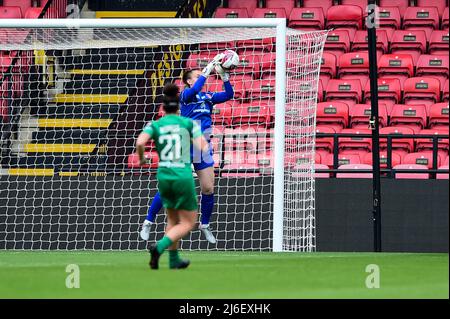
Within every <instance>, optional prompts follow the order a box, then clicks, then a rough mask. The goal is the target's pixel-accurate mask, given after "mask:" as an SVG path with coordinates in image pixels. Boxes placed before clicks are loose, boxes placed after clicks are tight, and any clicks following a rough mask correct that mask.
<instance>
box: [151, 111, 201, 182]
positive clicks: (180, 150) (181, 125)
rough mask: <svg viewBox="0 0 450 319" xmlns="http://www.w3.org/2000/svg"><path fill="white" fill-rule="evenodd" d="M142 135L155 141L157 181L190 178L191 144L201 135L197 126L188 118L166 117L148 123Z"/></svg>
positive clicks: (171, 115)
mask: <svg viewBox="0 0 450 319" xmlns="http://www.w3.org/2000/svg"><path fill="white" fill-rule="evenodd" d="M144 133H147V134H148V135H150V137H151V138H152V139H153V140H154V141H155V144H156V150H157V152H158V155H159V166H158V179H173V178H185V177H187V176H190V177H192V169H191V163H192V160H191V152H190V149H191V143H192V139H193V138H197V137H199V136H201V135H202V133H201V130H200V127H199V126H198V124H196V123H195V122H193V121H192V120H191V119H189V118H185V117H181V116H178V115H173V114H170V115H166V116H164V117H162V118H161V119H159V120H158V121H154V122H151V123H149V124H148V125H147V126H146V127H145V128H144Z"/></svg>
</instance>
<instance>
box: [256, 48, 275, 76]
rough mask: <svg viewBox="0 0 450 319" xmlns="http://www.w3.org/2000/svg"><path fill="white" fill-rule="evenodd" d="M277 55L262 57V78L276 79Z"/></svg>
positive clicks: (267, 54)
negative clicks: (271, 77)
mask: <svg viewBox="0 0 450 319" xmlns="http://www.w3.org/2000/svg"><path fill="white" fill-rule="evenodd" d="M275 61H276V53H275V52H271V53H266V54H263V55H262V56H261V62H260V64H261V77H267V76H269V77H270V76H273V77H275Z"/></svg>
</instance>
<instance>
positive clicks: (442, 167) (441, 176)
mask: <svg viewBox="0 0 450 319" xmlns="http://www.w3.org/2000/svg"><path fill="white" fill-rule="evenodd" d="M438 169H441V170H444V169H445V170H448V164H447V165H442V166H441V167H439V168H438ZM448 177H449V174H448V173H440V174H436V179H448Z"/></svg>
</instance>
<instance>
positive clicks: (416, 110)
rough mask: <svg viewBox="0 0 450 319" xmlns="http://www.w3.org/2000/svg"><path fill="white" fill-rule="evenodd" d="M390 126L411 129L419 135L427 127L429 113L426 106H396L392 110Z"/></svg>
mask: <svg viewBox="0 0 450 319" xmlns="http://www.w3.org/2000/svg"><path fill="white" fill-rule="evenodd" d="M389 124H390V126H402V127H409V128H410V129H412V130H413V131H414V133H415V134H416V133H418V132H419V131H420V130H422V129H424V128H425V127H426V125H427V112H426V109H425V106H424V105H403V104H396V105H394V107H393V108H392V113H391V119H390V121H389Z"/></svg>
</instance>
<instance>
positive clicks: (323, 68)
mask: <svg viewBox="0 0 450 319" xmlns="http://www.w3.org/2000/svg"><path fill="white" fill-rule="evenodd" d="M336 61H337V60H336V56H335V55H334V54H332V53H328V52H324V53H323V55H322V63H321V65H320V79H321V80H322V84H323V85H324V86H326V85H327V83H328V80H330V79H332V78H334V77H336V69H337V62H336Z"/></svg>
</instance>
